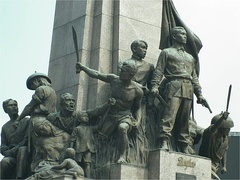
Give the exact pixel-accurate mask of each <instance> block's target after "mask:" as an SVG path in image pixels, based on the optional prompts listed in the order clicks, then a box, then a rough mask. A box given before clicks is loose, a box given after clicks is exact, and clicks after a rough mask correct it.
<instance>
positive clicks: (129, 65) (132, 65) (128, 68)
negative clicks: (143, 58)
mask: <svg viewBox="0 0 240 180" xmlns="http://www.w3.org/2000/svg"><path fill="white" fill-rule="evenodd" d="M121 69H124V70H126V71H128V72H130V73H131V74H133V75H135V74H136V72H137V67H136V65H135V63H130V62H123V64H122V66H121Z"/></svg>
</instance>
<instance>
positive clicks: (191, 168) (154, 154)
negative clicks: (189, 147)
mask: <svg viewBox="0 0 240 180" xmlns="http://www.w3.org/2000/svg"><path fill="white" fill-rule="evenodd" d="M148 179H155V180H157V179H159V180H167V179H171V180H174V179H184V180H186V179H191V180H194V179H196V180H211V160H210V159H208V158H204V157H201V156H193V155H187V154H183V153H178V152H167V151H162V150H155V151H150V152H149V158H148Z"/></svg>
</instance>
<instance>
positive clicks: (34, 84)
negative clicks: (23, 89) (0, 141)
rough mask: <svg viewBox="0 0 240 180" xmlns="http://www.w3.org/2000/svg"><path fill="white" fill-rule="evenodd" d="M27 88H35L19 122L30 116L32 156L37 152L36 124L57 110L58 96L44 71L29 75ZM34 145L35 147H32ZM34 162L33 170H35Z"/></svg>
mask: <svg viewBox="0 0 240 180" xmlns="http://www.w3.org/2000/svg"><path fill="white" fill-rule="evenodd" d="M26 85H27V88H28V89H30V90H35V93H34V94H33V95H32V99H31V101H30V102H29V103H28V104H27V105H26V106H25V108H24V109H23V111H22V113H21V114H20V115H19V117H18V118H17V122H19V123H21V119H22V118H24V117H25V116H30V123H29V128H28V152H30V151H31V154H32V157H34V156H35V154H36V148H38V146H37V145H36V142H37V139H38V137H37V136H36V135H35V133H34V131H33V130H34V124H37V123H38V122H43V121H45V120H46V117H47V115H48V114H50V113H53V112H56V103H57V96H56V92H55V90H54V89H53V88H52V87H51V80H50V79H49V77H48V76H47V75H45V74H43V73H34V74H32V75H31V76H29V77H28V79H27V81H26ZM32 146H33V147H32ZM33 164H34V163H33V162H32V164H31V170H32V171H33V170H34V168H35V167H33Z"/></svg>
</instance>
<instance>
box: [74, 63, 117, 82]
mask: <svg viewBox="0 0 240 180" xmlns="http://www.w3.org/2000/svg"><path fill="white" fill-rule="evenodd" d="M80 71H84V72H85V73H86V74H87V75H88V76H90V77H92V78H95V79H100V80H101V81H104V82H107V83H110V81H111V79H112V78H113V77H117V76H116V75H114V74H103V73H100V72H99V71H96V70H94V69H90V68H89V67H87V66H84V65H83V64H81V63H79V62H77V64H76V73H80Z"/></svg>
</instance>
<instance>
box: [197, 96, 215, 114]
mask: <svg viewBox="0 0 240 180" xmlns="http://www.w3.org/2000/svg"><path fill="white" fill-rule="evenodd" d="M197 103H198V104H202V106H204V107H206V108H208V110H209V112H210V113H212V110H211V108H210V106H209V104H208V102H207V100H206V99H203V100H202V101H199V100H197Z"/></svg>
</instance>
